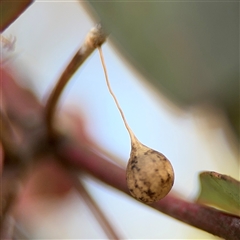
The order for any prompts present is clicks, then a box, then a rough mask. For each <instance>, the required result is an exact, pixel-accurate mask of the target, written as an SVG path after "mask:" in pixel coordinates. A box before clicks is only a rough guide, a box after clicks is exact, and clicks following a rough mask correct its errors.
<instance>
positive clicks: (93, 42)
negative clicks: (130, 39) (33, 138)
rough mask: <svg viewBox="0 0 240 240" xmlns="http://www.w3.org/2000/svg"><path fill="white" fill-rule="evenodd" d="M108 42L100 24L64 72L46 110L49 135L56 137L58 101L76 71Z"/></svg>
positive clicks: (89, 34) (89, 35) (90, 33)
mask: <svg viewBox="0 0 240 240" xmlns="http://www.w3.org/2000/svg"><path fill="white" fill-rule="evenodd" d="M105 40H106V36H105V34H104V33H103V30H102V27H101V25H100V24H97V25H96V26H95V27H94V28H93V29H92V30H91V31H90V32H89V33H88V35H87V37H86V39H85V41H84V43H83V45H82V46H81V48H80V49H79V50H78V52H77V53H76V54H75V56H74V57H73V58H72V60H71V61H70V63H69V64H68V66H67V67H66V69H65V70H64V72H63V73H62V75H61V77H60V79H59V80H58V83H57V84H56V86H55V88H54V89H53V90H52V92H51V94H50V96H49V98H48V100H47V104H46V108H45V111H46V113H45V118H46V124H47V130H48V135H49V136H50V137H54V129H53V128H54V127H53V117H54V114H55V109H56V105H57V102H58V99H59V97H60V95H61V93H62V91H63V89H64V87H65V86H66V84H67V83H68V81H69V80H70V79H71V77H72V76H73V74H74V73H75V72H76V70H77V69H78V68H79V67H80V66H81V65H82V64H83V62H84V61H85V60H86V59H87V58H88V57H89V56H90V55H91V53H92V52H93V51H94V50H95V49H96V48H97V47H98V46H101V45H102V44H103V43H104V42H105Z"/></svg>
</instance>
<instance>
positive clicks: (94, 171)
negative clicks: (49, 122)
mask: <svg viewBox="0 0 240 240" xmlns="http://www.w3.org/2000/svg"><path fill="white" fill-rule="evenodd" d="M57 153H58V156H60V157H61V158H62V160H65V162H67V163H68V164H70V165H71V166H74V167H75V169H77V168H79V169H81V170H84V171H86V172H88V173H90V174H91V175H92V176H94V177H95V178H97V179H99V180H101V181H103V182H104V183H106V184H108V185H110V186H112V187H113V188H116V189H118V190H120V191H122V192H124V193H125V194H127V195H130V194H129V191H128V188H127V184H126V174H125V170H124V169H122V168H120V167H118V166H116V165H115V164H113V163H111V162H109V161H107V160H105V159H104V158H102V157H100V156H98V155H97V154H95V153H93V152H90V151H88V152H86V151H80V150H79V149H78V147H77V146H74V144H72V143H67V142H64V143H62V144H60V145H59V146H58V148H57ZM147 206H149V207H152V208H154V209H156V210H158V211H160V212H162V213H164V214H167V215H169V216H171V217H173V218H175V219H178V220H180V221H182V222H185V223H187V224H189V225H191V226H193V227H196V228H199V229H201V230H204V231H206V232H209V233H211V234H213V235H216V236H219V237H222V238H224V239H228V240H239V239H240V238H239V236H240V218H239V217H238V216H234V215H230V214H227V213H225V212H222V211H219V210H217V209H214V208H211V207H208V206H204V205H200V204H197V203H194V202H187V201H185V200H182V199H180V198H178V197H176V196H173V194H169V195H167V196H166V197H165V198H163V199H162V200H160V201H159V202H157V203H155V204H152V205H147Z"/></svg>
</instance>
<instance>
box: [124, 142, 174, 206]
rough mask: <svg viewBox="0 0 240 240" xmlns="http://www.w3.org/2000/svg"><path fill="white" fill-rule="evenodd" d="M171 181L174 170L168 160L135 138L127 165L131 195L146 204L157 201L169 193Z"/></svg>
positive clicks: (172, 180)
mask: <svg viewBox="0 0 240 240" xmlns="http://www.w3.org/2000/svg"><path fill="white" fill-rule="evenodd" d="M173 182H174V171H173V168H172V165H171V163H170V162H169V160H168V159H167V158H166V157H165V156H164V155H163V154H161V153H160V152H157V151H155V150H153V149H151V148H148V147H146V146H144V145H143V144H141V143H140V142H139V141H138V140H137V139H135V140H134V142H133V143H132V150H131V155H130V159H129V161H128V165H127V185H128V188H129V191H130V193H131V195H132V196H133V197H135V198H136V199H138V200H139V201H142V202H145V203H148V204H149V203H153V202H157V201H158V200H160V199H162V198H163V197H165V196H166V195H167V194H168V193H169V191H170V190H171V188H172V186H173Z"/></svg>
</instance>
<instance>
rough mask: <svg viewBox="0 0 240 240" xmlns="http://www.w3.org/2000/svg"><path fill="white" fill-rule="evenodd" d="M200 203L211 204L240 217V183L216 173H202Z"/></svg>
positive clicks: (198, 200)
mask: <svg viewBox="0 0 240 240" xmlns="http://www.w3.org/2000/svg"><path fill="white" fill-rule="evenodd" d="M199 177H200V183H201V191H200V194H199V197H198V199H197V202H198V203H203V204H209V205H213V206H216V207H218V208H221V209H223V210H226V211H228V212H230V213H232V214H235V215H240V182H239V181H237V180H235V179H234V178H232V177H229V176H227V175H223V174H220V173H216V172H202V173H201V174H200V175H199Z"/></svg>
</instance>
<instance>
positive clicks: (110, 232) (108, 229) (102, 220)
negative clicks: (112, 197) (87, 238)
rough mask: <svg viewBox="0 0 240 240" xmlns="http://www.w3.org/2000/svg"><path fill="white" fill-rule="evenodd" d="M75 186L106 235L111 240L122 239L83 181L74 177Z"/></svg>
mask: <svg viewBox="0 0 240 240" xmlns="http://www.w3.org/2000/svg"><path fill="white" fill-rule="evenodd" d="M74 186H75V188H76V190H77V191H78V192H79V193H80V195H81V197H82V198H83V200H84V201H85V203H86V204H87V205H88V207H89V208H90V210H91V211H92V213H93V214H94V216H95V217H96V219H97V220H98V223H99V224H100V225H101V226H102V229H103V230H104V232H105V233H106V235H107V236H108V237H109V239H116V240H118V239H122V238H120V237H119V236H118V235H117V233H116V232H115V230H114V228H113V227H112V225H111V224H110V222H109V221H108V220H107V218H106V217H105V215H104V214H103V212H102V211H101V209H100V208H99V207H98V205H97V204H96V202H95V201H94V200H93V199H92V197H91V196H90V195H89V193H88V192H87V190H86V189H85V187H84V186H83V184H82V182H81V180H79V178H78V177H77V176H75V177H74Z"/></svg>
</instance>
